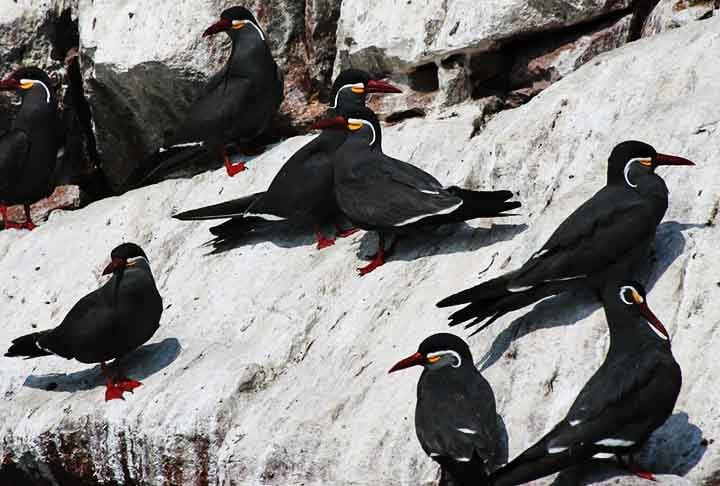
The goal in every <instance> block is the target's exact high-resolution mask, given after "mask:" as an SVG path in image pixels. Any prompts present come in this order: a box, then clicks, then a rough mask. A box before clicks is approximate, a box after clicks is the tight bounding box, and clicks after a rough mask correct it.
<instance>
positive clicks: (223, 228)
mask: <svg viewBox="0 0 720 486" xmlns="http://www.w3.org/2000/svg"><path fill="white" fill-rule="evenodd" d="M280 222H281V221H270V220H267V219H263V218H261V217H259V216H248V217H239V218H232V219H231V220H230V221H225V222H224V223H222V224H219V225H217V226H213V227H212V228H210V233H212V234H213V235H215V236H216V237H217V238H216V239H215V240H214V241H213V243H221V242H223V241H221V240H232V239H237V238H240V237H242V236H245V235H247V234H249V233H251V232H253V231H256V230H259V229H264V228H267V227H268V226H271V225H274V224H276V223H280Z"/></svg>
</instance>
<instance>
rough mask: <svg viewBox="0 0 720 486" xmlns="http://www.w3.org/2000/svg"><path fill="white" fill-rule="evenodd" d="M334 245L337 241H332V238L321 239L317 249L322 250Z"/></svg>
mask: <svg viewBox="0 0 720 486" xmlns="http://www.w3.org/2000/svg"><path fill="white" fill-rule="evenodd" d="M334 244H335V240H331V239H330V238H320V239H318V242H317V249H318V250H322V249H324V248H327V247H329V246H333V245H334Z"/></svg>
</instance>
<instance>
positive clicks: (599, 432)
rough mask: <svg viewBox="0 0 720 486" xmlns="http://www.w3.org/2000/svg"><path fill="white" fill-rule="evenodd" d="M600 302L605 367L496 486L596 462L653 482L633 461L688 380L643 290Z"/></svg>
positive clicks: (620, 291)
mask: <svg viewBox="0 0 720 486" xmlns="http://www.w3.org/2000/svg"><path fill="white" fill-rule="evenodd" d="M602 298H603V305H604V307H605V315H606V317H607V323H608V327H609V329H610V349H609V350H608V353H607V356H606V357H605V361H604V362H603V364H602V366H600V368H599V369H598V371H597V372H596V373H595V374H594V375H593V376H592V378H590V381H588V383H587V384H586V385H585V386H584V387H583V389H582V390H581V391H580V394H579V395H578V397H577V398H576V399H575V403H573V405H572V407H570V411H569V412H568V414H567V416H566V417H565V419H564V420H563V421H562V422H560V423H559V424H558V425H556V426H555V427H554V428H553V429H552V430H551V431H550V432H549V433H548V434H547V435H545V437H543V438H542V439H540V441H538V442H537V443H536V444H535V445H533V446H532V447H530V448H529V449H528V450H527V451H525V452H523V453H522V454H520V456H518V457H517V458H516V459H514V460H513V461H511V462H510V463H509V464H507V465H505V466H503V467H502V468H500V469H498V470H497V471H496V472H495V473H494V474H493V475H492V477H491V479H492V481H493V482H492V484H493V485H494V486H510V485H515V484H524V483H526V482H529V481H532V480H535V479H538V478H541V477H543V476H548V475H550V474H553V473H555V472H558V471H560V470H561V469H565V468H567V467H570V466H572V465H575V464H578V463H581V462H583V461H585V460H587V459H590V458H592V457H596V458H610V457H613V456H616V457H618V459H619V460H620V461H621V464H623V465H626V466H627V467H628V468H629V469H630V471H631V472H633V473H634V474H636V475H638V476H640V477H643V478H645V479H653V475H652V474H650V473H647V472H644V471H642V470H641V469H640V468H639V467H638V466H636V465H635V464H634V463H633V461H632V454H633V453H635V452H636V451H638V450H639V449H640V448H641V447H642V446H643V444H644V443H645V442H646V441H647V439H648V437H650V434H652V432H653V431H655V429H657V428H658V427H660V426H661V425H662V424H663V423H664V422H665V421H666V420H667V419H668V417H670V415H671V414H672V412H673V408H674V407H675V402H676V401H677V398H678V395H679V393H680V387H681V384H682V373H681V371H680V366H679V365H678V364H677V362H676V361H675V358H674V357H673V355H672V351H671V349H670V335H669V334H668V332H667V330H666V329H665V326H663V325H662V323H661V322H660V320H659V319H658V318H657V317H656V316H655V315H654V314H653V313H652V311H651V310H650V309H649V307H648V304H647V301H646V299H647V296H646V294H645V289H644V288H643V287H642V286H641V285H640V284H638V283H636V282H632V281H623V282H620V283H617V282H613V283H610V284H608V285H607V286H606V287H605V289H604V291H603V293H602ZM626 455H629V456H630V462H626V461H625V460H624V459H623V456H626Z"/></svg>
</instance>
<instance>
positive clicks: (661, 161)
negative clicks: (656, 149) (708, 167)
mask: <svg viewBox="0 0 720 486" xmlns="http://www.w3.org/2000/svg"><path fill="white" fill-rule="evenodd" d="M655 165H695V164H694V163H692V162H690V161H689V160H688V159H683V158H682V157H676V156H674V155H665V154H657V155H656V156H655Z"/></svg>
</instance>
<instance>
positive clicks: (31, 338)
mask: <svg viewBox="0 0 720 486" xmlns="http://www.w3.org/2000/svg"><path fill="white" fill-rule="evenodd" d="M47 332H48V331H42V332H34V333H32V334H26V335H25V336H20V337H19V338H16V339H13V341H12V345H11V346H10V349H8V351H7V353H5V356H7V357H8V358H14V357H18V356H19V357H23V358H26V359H30V358H38V357H40V356H50V355H51V354H53V353H52V352H50V351H48V350H46V349H43V348H42V347H41V346H40V345H39V344H38V341H39V340H40V339H41V338H42V337H43V335H45V334H47Z"/></svg>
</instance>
